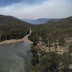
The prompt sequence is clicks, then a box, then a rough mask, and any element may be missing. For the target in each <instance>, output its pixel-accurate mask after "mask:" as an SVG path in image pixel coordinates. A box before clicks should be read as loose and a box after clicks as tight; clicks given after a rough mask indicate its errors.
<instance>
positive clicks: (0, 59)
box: [0, 42, 32, 72]
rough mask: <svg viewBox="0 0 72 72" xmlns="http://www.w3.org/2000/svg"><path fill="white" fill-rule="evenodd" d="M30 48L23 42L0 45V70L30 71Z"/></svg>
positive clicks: (5, 71)
mask: <svg viewBox="0 0 72 72" xmlns="http://www.w3.org/2000/svg"><path fill="white" fill-rule="evenodd" d="M30 48H31V45H30V44H28V43H25V42H21V43H16V44H7V45H0V72H31V64H30V63H31V59H32V55H31V54H29V53H28V51H29V50H30Z"/></svg>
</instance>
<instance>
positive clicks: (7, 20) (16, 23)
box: [0, 15, 31, 27]
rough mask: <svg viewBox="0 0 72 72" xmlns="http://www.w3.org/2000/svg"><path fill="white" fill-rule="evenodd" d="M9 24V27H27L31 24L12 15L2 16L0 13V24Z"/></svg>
mask: <svg viewBox="0 0 72 72" xmlns="http://www.w3.org/2000/svg"><path fill="white" fill-rule="evenodd" d="M4 25H5V26H8V27H9V26H10V27H27V26H30V25H31V24H29V23H27V22H24V21H21V20H19V19H17V18H15V17H12V16H4V15H0V26H4Z"/></svg>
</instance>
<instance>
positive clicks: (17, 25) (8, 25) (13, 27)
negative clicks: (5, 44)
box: [0, 15, 32, 41]
mask: <svg viewBox="0 0 72 72" xmlns="http://www.w3.org/2000/svg"><path fill="white" fill-rule="evenodd" d="M30 26H32V24H29V23H27V22H24V21H21V20H19V19H17V18H15V17H12V16H4V15H0V41H3V40H8V39H19V38H23V37H24V36H25V35H26V34H28V33H29V28H30Z"/></svg>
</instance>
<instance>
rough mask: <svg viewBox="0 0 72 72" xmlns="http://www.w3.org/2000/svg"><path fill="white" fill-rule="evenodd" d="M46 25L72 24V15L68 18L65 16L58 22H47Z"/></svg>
mask: <svg viewBox="0 0 72 72" xmlns="http://www.w3.org/2000/svg"><path fill="white" fill-rule="evenodd" d="M46 25H72V16H71V17H68V18H63V19H61V20H58V21H56V22H50V23H46Z"/></svg>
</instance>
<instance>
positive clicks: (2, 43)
mask: <svg viewBox="0 0 72 72" xmlns="http://www.w3.org/2000/svg"><path fill="white" fill-rule="evenodd" d="M30 34H31V33H30ZM30 34H28V35H26V36H24V38H22V39H18V40H17V39H11V40H5V41H2V42H0V45H4V44H13V43H19V42H27V43H29V44H33V42H32V41H30V40H29V39H28V37H29V36H30Z"/></svg>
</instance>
